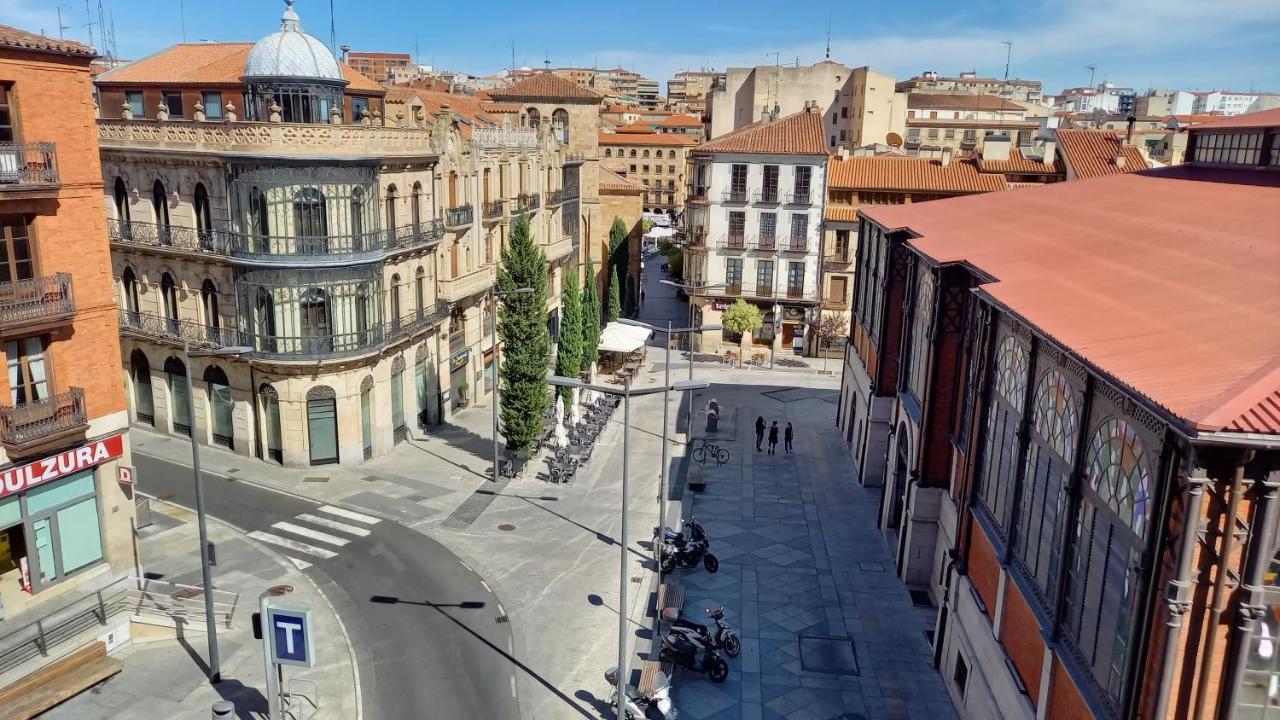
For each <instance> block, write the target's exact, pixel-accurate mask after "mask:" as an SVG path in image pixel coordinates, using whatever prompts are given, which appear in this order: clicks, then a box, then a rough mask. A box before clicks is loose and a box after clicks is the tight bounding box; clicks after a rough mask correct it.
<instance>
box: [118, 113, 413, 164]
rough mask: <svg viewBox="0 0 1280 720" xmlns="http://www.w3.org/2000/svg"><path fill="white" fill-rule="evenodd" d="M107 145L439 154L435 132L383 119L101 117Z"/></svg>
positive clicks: (269, 151)
mask: <svg viewBox="0 0 1280 720" xmlns="http://www.w3.org/2000/svg"><path fill="white" fill-rule="evenodd" d="M98 141H99V144H100V145H101V146H102V147H103V148H104V149H112V148H130V149H137V148H148V149H157V150H188V151H190V150H201V151H206V152H244V153H259V154H261V153H266V154H273V155H314V154H315V153H316V152H317V151H323V152H324V153H325V154H332V155H337V156H341V155H368V154H371V153H372V154H375V155H413V156H421V155H434V154H436V153H435V151H434V150H432V148H431V132H430V131H429V130H424V129H419V128H398V127H384V126H378V125H369V126H365V125H316V124H307V125H303V124H295V123H271V122H245V121H237V122H191V121H187V122H183V121H174V120H170V121H164V122H162V121H159V120H116V119H105V118H104V119H99V120H98Z"/></svg>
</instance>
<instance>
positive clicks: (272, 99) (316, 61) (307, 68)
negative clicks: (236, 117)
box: [242, 0, 347, 123]
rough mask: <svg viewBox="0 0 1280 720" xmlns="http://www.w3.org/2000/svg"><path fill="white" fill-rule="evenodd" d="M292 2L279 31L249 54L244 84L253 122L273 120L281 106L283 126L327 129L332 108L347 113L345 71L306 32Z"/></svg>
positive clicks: (318, 42) (288, 0)
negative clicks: (307, 125)
mask: <svg viewBox="0 0 1280 720" xmlns="http://www.w3.org/2000/svg"><path fill="white" fill-rule="evenodd" d="M293 2H294V0H285V10H284V15H282V16H281V17H280V29H279V30H277V31H276V32H273V33H271V34H270V35H268V36H266V37H264V38H262V39H261V40H259V41H258V42H257V43H256V44H255V45H254V46H253V49H252V50H250V51H249V60H248V62H247V63H246V64H245V73H244V77H243V78H242V79H243V81H244V83H245V85H246V86H247V88H248V94H247V95H248V102H247V104H246V107H245V113H246V116H247V119H249V120H259V121H263V120H270V119H271V116H272V114H273V111H272V107H273V106H277V107H278V108H279V110H278V112H279V113H280V119H281V120H282V121H283V122H287V123H327V122H329V114H330V112H332V110H333V108H338V110H339V111H342V109H343V104H342V90H343V88H344V87H346V85H347V81H346V79H344V78H343V76H342V67H341V66H340V65H339V64H338V60H337V58H335V57H334V56H333V53H332V52H331V51H330V50H329V48H327V47H325V44H324V43H323V42H321V41H320V39H319V38H317V37H315V36H314V35H309V34H307V33H305V32H303V31H302V23H301V21H300V20H299V18H298V13H297V12H296V11H294V9H293Z"/></svg>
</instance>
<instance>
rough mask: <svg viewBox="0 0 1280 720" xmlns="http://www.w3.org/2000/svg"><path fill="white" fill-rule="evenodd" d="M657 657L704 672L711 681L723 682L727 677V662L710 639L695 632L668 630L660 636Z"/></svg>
mask: <svg viewBox="0 0 1280 720" xmlns="http://www.w3.org/2000/svg"><path fill="white" fill-rule="evenodd" d="M658 658H659V659H660V660H662V661H663V662H669V663H671V664H672V665H678V666H680V667H682V668H687V669H689V670H694V671H697V672H700V673H705V674H706V676H707V677H709V678H711V680H712V681H713V682H724V681H725V680H726V679H727V678H728V677H729V663H727V662H725V659H724V658H722V657H720V653H719V652H717V651H716V648H715V645H713V644H712V643H711V641H710V640H704V639H702V638H701V637H700V636H699V635H698V634H697V633H689V632H679V631H674V630H672V631H668V632H667V634H666V635H663V636H662V649H661V650H660V651H659V652H658Z"/></svg>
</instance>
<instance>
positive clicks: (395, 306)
mask: <svg viewBox="0 0 1280 720" xmlns="http://www.w3.org/2000/svg"><path fill="white" fill-rule="evenodd" d="M390 294H391V322H392V323H393V324H395V325H399V324H400V273H396V274H394V275H392V276H391V293H390Z"/></svg>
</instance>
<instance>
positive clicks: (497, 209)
mask: <svg viewBox="0 0 1280 720" xmlns="http://www.w3.org/2000/svg"><path fill="white" fill-rule="evenodd" d="M506 212H507V206H506V203H504V202H502V201H501V200H494V201H493V202H487V203H485V204H484V219H485V220H500V219H502V216H503V215H505V214H506Z"/></svg>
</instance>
